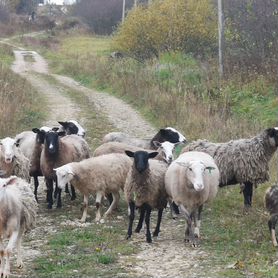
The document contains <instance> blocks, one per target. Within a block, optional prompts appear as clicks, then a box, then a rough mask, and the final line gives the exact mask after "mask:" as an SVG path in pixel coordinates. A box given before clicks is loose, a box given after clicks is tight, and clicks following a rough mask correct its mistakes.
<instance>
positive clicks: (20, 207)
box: [0, 176, 37, 278]
mask: <svg viewBox="0 0 278 278" xmlns="http://www.w3.org/2000/svg"><path fill="white" fill-rule="evenodd" d="M36 213H37V202H36V200H35V198H34V195H33V192H32V191H31V189H30V185H29V184H28V183H27V182H26V181H24V180H22V179H21V178H18V177H16V176H10V177H9V178H0V215H1V217H0V227H1V229H0V261H1V263H0V277H3V278H6V277H9V275H10V256H11V253H12V250H13V248H14V247H15V246H16V247H17V267H18V268H22V267H23V261H22V254H21V240H22V236H23V234H24V233H25V232H27V231H29V230H31V229H32V228H33V227H34V226H35V221H36ZM4 239H8V240H9V242H8V244H7V246H6V248H4V246H3V240H4Z"/></svg>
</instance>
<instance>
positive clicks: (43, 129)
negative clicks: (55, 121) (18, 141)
mask: <svg viewBox="0 0 278 278" xmlns="http://www.w3.org/2000/svg"><path fill="white" fill-rule="evenodd" d="M50 130H51V128H50V127H46V126H43V127H41V128H40V129H39V128H33V129H32V131H33V132H34V133H36V134H37V136H36V142H37V143H38V144H43V143H44V139H45V134H46V132H48V131H50Z"/></svg>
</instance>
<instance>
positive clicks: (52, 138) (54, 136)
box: [44, 131, 59, 154]
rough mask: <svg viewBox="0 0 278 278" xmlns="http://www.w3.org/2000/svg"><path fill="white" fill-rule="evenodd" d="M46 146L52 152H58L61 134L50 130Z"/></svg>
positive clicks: (46, 137)
mask: <svg viewBox="0 0 278 278" xmlns="http://www.w3.org/2000/svg"><path fill="white" fill-rule="evenodd" d="M44 145H45V148H46V150H47V151H48V153H50V154H57V153H58V151H59V135H58V133H57V132H54V131H49V132H47V133H46V134H45V142H44Z"/></svg>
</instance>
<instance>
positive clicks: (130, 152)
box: [125, 151, 134, 157]
mask: <svg viewBox="0 0 278 278" xmlns="http://www.w3.org/2000/svg"><path fill="white" fill-rule="evenodd" d="M125 153H126V155H127V156H129V157H134V152H132V151H125Z"/></svg>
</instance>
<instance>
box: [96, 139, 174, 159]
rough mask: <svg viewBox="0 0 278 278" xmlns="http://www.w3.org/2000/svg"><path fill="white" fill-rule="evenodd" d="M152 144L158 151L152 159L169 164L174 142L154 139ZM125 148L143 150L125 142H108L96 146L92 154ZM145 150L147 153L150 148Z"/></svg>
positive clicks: (97, 154) (98, 154)
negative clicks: (161, 141)
mask: <svg viewBox="0 0 278 278" xmlns="http://www.w3.org/2000/svg"><path fill="white" fill-rule="evenodd" d="M153 144H154V145H155V147H157V151H158V155H157V156H156V157H155V158H154V159H157V160H162V161H165V162H166V163H168V164H170V163H171V162H172V160H173V151H174V148H175V144H173V143H170V142H168V141H165V142H163V143H160V142H158V141H154V142H153ZM127 149H128V150H130V151H133V152H136V151H140V150H144V149H142V148H139V147H136V146H131V145H127V144H125V143H120V142H108V143H104V144H102V145H100V146H99V147H98V148H96V149H95V151H94V154H93V156H100V155H103V154H108V153H125V150H127ZM145 151H148V152H149V153H150V152H152V150H145Z"/></svg>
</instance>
